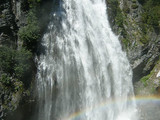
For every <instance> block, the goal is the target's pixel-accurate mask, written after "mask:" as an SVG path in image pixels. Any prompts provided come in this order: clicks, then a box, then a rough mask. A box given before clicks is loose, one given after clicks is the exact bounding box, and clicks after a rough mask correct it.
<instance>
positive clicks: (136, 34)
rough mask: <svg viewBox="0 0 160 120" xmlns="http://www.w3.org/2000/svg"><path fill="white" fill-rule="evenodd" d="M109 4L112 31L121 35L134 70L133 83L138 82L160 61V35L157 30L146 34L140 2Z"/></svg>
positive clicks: (134, 0) (125, 1)
mask: <svg viewBox="0 0 160 120" xmlns="http://www.w3.org/2000/svg"><path fill="white" fill-rule="evenodd" d="M114 1H117V0H114ZM107 3H109V4H108V14H109V20H110V24H111V27H112V30H113V31H114V32H115V33H116V34H117V35H119V39H120V40H121V43H122V46H123V49H124V51H126V53H127V56H128V59H129V61H130V63H131V66H132V69H133V82H137V81H139V80H140V78H142V77H143V76H145V75H147V74H149V73H150V71H151V70H152V69H153V67H154V66H155V64H156V62H157V61H158V59H159V56H160V34H159V33H158V32H157V31H156V30H148V31H147V34H144V32H143V30H142V28H141V25H142V24H143V23H142V21H141V19H142V13H143V9H142V5H141V4H139V2H138V0H120V1H118V4H117V5H116V6H117V7H115V4H114V5H113V3H112V2H111V0H107ZM118 7H119V9H118ZM115 8H116V9H117V11H115ZM113 9H114V10H113ZM118 11H120V12H118Z"/></svg>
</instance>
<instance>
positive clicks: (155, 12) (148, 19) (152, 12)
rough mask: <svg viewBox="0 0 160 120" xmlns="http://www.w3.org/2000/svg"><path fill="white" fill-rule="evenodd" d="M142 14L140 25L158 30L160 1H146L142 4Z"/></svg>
mask: <svg viewBox="0 0 160 120" xmlns="http://www.w3.org/2000/svg"><path fill="white" fill-rule="evenodd" d="M143 9H144V13H142V23H143V24H147V25H148V26H147V27H150V28H152V27H153V28H154V29H160V24H159V22H160V1H159V0H148V1H144V2H143Z"/></svg>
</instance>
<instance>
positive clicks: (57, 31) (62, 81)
mask: <svg viewBox="0 0 160 120" xmlns="http://www.w3.org/2000/svg"><path fill="white" fill-rule="evenodd" d="M106 8H107V7H106V3H105V0H61V1H60V2H59V3H58V5H57V6H56V7H55V10H54V12H53V13H52V21H51V22H50V23H49V26H48V31H47V32H46V34H44V37H43V39H42V46H43V47H44V50H45V52H44V54H41V55H40V57H39V60H38V74H37V91H38V101H39V104H38V107H39V108H38V109H39V111H38V112H39V115H38V120H136V115H135V113H136V104H135V102H134V99H133V98H132V97H133V96H134V93H133V86H132V71H131V68H130V65H129V62H128V60H127V57H126V55H125V53H124V52H123V51H122V48H121V44H120V42H119V40H118V37H117V36H115V35H114V33H113V32H112V31H111V27H110V25H109V22H108V16H107V9H106Z"/></svg>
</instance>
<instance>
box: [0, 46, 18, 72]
mask: <svg viewBox="0 0 160 120" xmlns="http://www.w3.org/2000/svg"><path fill="white" fill-rule="evenodd" d="M14 57H15V51H14V50H12V49H10V48H8V47H5V46H4V47H0V70H3V71H4V72H6V73H9V74H12V73H13V71H14V70H13V66H14V62H15V61H14Z"/></svg>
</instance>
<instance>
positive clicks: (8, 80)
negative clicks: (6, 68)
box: [0, 73, 12, 86]
mask: <svg viewBox="0 0 160 120" xmlns="http://www.w3.org/2000/svg"><path fill="white" fill-rule="evenodd" d="M11 81H12V78H11V77H10V76H9V75H7V74H5V73H3V74H2V75H1V76H0V82H1V83H2V84H3V85H5V86H10V85H11V83H12V82H11Z"/></svg>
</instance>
